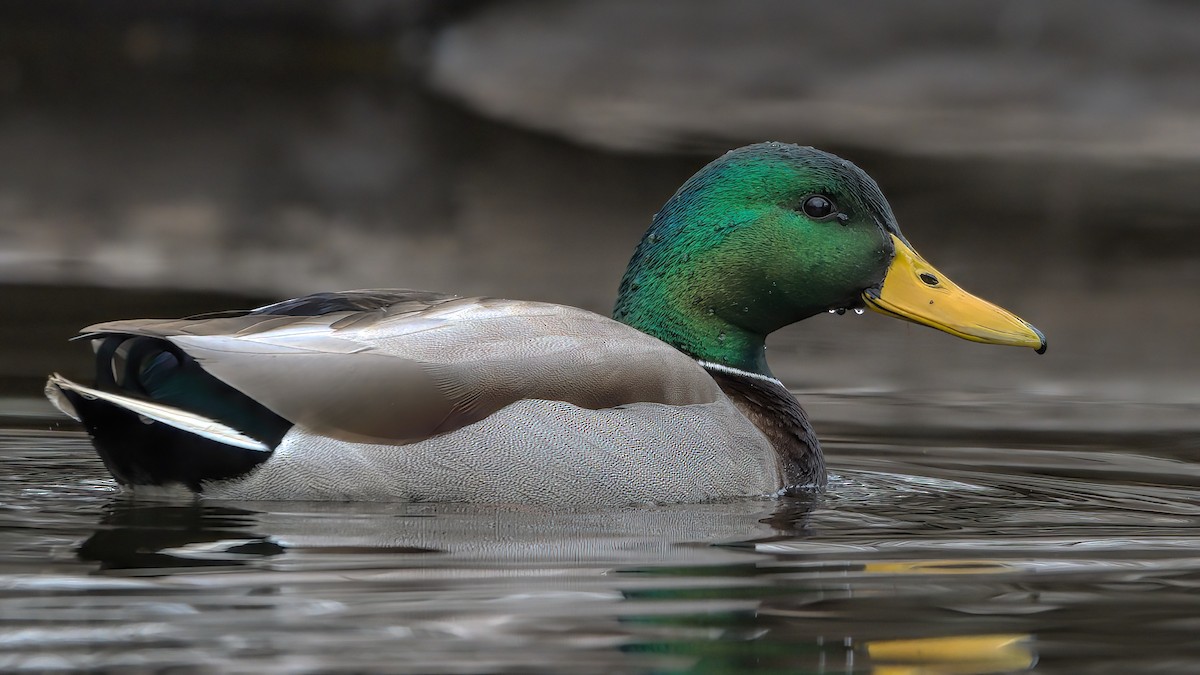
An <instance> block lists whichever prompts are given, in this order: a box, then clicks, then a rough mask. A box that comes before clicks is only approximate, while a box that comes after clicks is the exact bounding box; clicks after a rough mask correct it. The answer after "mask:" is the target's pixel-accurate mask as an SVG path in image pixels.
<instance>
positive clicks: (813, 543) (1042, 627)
mask: <svg viewBox="0 0 1200 675" xmlns="http://www.w3.org/2000/svg"><path fill="white" fill-rule="evenodd" d="M981 437H984V435H981V434H979V433H974V434H966V435H962V436H960V437H958V438H954V437H942V438H940V439H939V438H932V437H930V438H923V439H922V438H911V437H910V438H908V439H907V440H902V441H896V440H895V438H894V437H892V436H888V435H886V434H885V435H876V434H874V433H873V434H872V435H871V436H867V435H865V434H858V435H856V434H855V433H853V430H843V432H842V433H840V434H834V435H832V436H827V441H826V445H827V449H828V453H829V455H830V458H831V470H832V472H833V474H834V476H833V479H832V480H831V484H830V488H829V491H828V493H827V494H825V495H823V496H820V497H814V498H812V499H811V500H799V499H789V500H783V501H768V500H747V501H739V502H733V503H721V504H707V505H685V506H670V507H644V508H624V509H611V510H599V511H597V510H571V509H560V510H546V509H534V508H527V507H520V506H501V507H472V506H461V505H432V504H321V503H266V502H220V503H217V502H207V503H190V502H183V503H181V502H148V501H136V500H132V499H130V498H128V497H126V496H123V495H121V494H119V493H118V491H117V490H116V488H115V485H114V483H113V482H112V481H111V480H110V479H109V478H108V477H107V475H106V473H105V472H104V470H103V468H102V466H101V465H100V463H99V461H98V460H97V459H96V458H95V457H94V455H93V454H92V452H91V451H90V448H89V446H88V444H87V441H86V439H85V438H84V437H82V436H81V435H78V434H76V433H70V432H62V431H59V432H46V431H22V430H11V429H10V430H8V431H5V432H0V462H3V467H4V468H3V471H2V472H0V617H2V618H0V670H3V671H5V672H9V671H17V670H58V669H75V668H87V669H104V670H120V671H123V672H131V671H132V672H150V671H154V672H158V671H161V670H171V671H172V672H175V670H176V669H179V670H183V671H201V672H253V673H263V672H318V671H319V672H338V671H341V672H348V671H368V670H369V671H385V672H421V673H440V672H445V673H476V672H577V673H591V672H654V673H670V672H750V671H754V672H814V673H878V674H881V675H882V674H898V673H931V674H943V675H944V674H952V673H964V674H965V673H991V672H1025V671H1027V670H1036V672H1039V673H1084V672H1087V673H1194V672H1200V638H1198V637H1197V636H1198V635H1200V632H1198V631H1200V589H1198V587H1200V527H1198V526H1200V504H1198V503H1197V497H1198V493H1197V489H1196V486H1197V485H1200V465H1198V464H1197V463H1195V462H1192V461H1187V460H1186V459H1185V458H1186V457H1187V456H1188V454H1189V450H1194V448H1195V444H1194V439H1193V438H1186V437H1180V436H1178V435H1176V436H1164V435H1158V434H1153V433H1148V434H1142V435H1138V436H1130V435H1124V436H1121V435H1109V436H1093V437H1091V438H1090V439H1087V440H1086V442H1081V437H1080V436H1079V435H1078V434H1074V435H1070V436H1069V437H1065V438H1064V437H1056V436H1053V435H1047V434H1037V433H1025V434H1022V433H1016V432H1014V433H1009V434H1007V435H1005V436H1003V437H1000V436H996V435H994V434H993V435H992V438H991V440H988V441H986V442H981V441H980V440H979V439H980V438H981ZM965 439H973V440H965Z"/></svg>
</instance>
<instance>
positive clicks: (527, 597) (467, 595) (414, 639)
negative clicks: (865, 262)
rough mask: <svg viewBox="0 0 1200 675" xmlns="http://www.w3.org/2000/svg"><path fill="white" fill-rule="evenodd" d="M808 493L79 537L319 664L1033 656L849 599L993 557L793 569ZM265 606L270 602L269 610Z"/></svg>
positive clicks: (300, 516)
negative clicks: (390, 657) (341, 643)
mask: <svg viewBox="0 0 1200 675" xmlns="http://www.w3.org/2000/svg"><path fill="white" fill-rule="evenodd" d="M820 501H821V498H820V497H817V496H809V497H806V498H804V497H802V498H789V499H784V500H777V501H767V500H757V501H756V500H744V501H737V502H729V503H721V504H701V505H671V506H664V507H630V508H624V509H605V510H595V509H580V510H572V509H558V510H551V511H548V510H546V509H542V508H530V507H523V506H490V507H480V506H470V505H456V504H341V503H311V502H304V503H284V502H279V503H267V502H239V503H226V504H210V503H203V502H197V503H185V504H179V503H147V502H138V501H133V500H126V499H115V500H114V501H113V502H112V503H110V505H109V508H108V510H107V513H106V514H105V516H104V517H103V519H102V520H101V522H100V524H99V525H98V527H97V528H96V531H95V532H94V534H92V536H91V537H89V538H88V539H87V540H86V541H85V542H84V543H83V544H82V545H80V547H79V549H78V552H77V553H78V556H79V558H81V559H83V560H87V561H93V562H96V563H99V570H100V571H101V573H104V574H120V575H122V576H130V575H136V576H139V577H142V578H144V579H147V580H150V579H153V580H154V582H155V583H156V584H159V585H161V589H160V590H161V591H162V592H168V593H171V594H172V597H176V596H178V595H179V594H183V596H184V597H190V596H191V595H192V594H196V597H195V598H194V600H193V601H192V602H193V605H194V606H195V607H196V609H197V613H196V614H195V615H192V614H188V615H185V616H181V617H180V618H179V619H177V621H178V626H177V627H178V629H179V630H180V632H181V634H183V633H186V630H187V625H188V624H189V623H192V622H194V621H196V616H203V615H205V614H209V615H211V614H213V613H216V612H224V615H223V619H222V621H221V622H220V630H222V631H227V632H228V634H234V633H236V634H238V635H239V636H240V637H239V639H251V638H252V637H253V638H254V639H258V640H261V641H267V642H271V643H279V644H283V643H287V644H298V645H299V646H293V647H292V649H300V650H301V651H304V650H306V649H312V650H318V651H319V650H324V651H323V652H322V653H314V654H310V656H311V657H312V658H315V659H317V662H321V659H322V658H330V659H337V660H339V662H347V658H349V659H350V660H349V661H348V662H349V663H352V664H358V665H362V666H368V665H370V663H369V662H368V661H355V660H354V658H352V657H348V656H346V655H341V656H337V655H336V654H337V649H336V648H331V647H329V645H328V640H329V639H330V636H331V635H335V634H339V635H343V638H342V639H343V640H348V639H350V638H349V637H348V636H349V635H353V640H352V642H353V643H354V644H358V645H360V648H361V646H362V645H363V644H364V643H368V644H369V643H374V642H375V640H382V639H383V638H384V634H385V633H386V636H387V640H388V641H389V642H388V644H389V645H391V646H389V647H388V650H390V649H392V648H394V647H396V646H397V645H405V650H404V653H405V655H406V658H408V659H409V660H410V662H411V663H413V664H415V665H416V666H420V664H422V663H424V664H426V665H430V666H433V665H436V664H437V663H439V662H440V661H439V659H444V658H445V657H446V653H447V650H450V651H453V650H454V649H468V650H469V651H470V652H471V653H473V654H474V655H475V656H474V657H473V658H475V657H478V656H479V653H478V652H477V650H478V649H479V648H480V647H481V646H483V645H491V647H492V648H493V649H494V650H496V651H495V652H494V653H491V654H489V655H488V656H487V657H485V661H487V660H488V659H491V661H488V662H489V663H491V665H494V666H496V667H509V666H513V667H519V666H522V665H525V666H530V665H534V664H537V663H540V664H543V665H544V664H546V663H562V664H565V663H569V662H571V661H572V660H575V661H579V659H585V660H586V662H589V663H595V664H597V665H600V664H604V667H609V668H616V669H626V670H628V669H631V668H632V669H643V668H646V669H651V670H655V671H659V672H675V671H679V672H682V671H706V672H735V671H739V670H742V669H745V668H750V667H757V668H762V667H768V668H783V669H796V668H800V669H805V670H809V671H814V672H877V673H881V674H882V673H918V672H919V673H945V674H952V673H953V674H963V675H965V674H967V673H986V672H997V671H1013V670H1021V669H1025V668H1029V667H1032V665H1033V663H1034V662H1035V661H1036V657H1035V654H1034V651H1033V642H1032V639H1031V638H1029V636H1027V635H1023V634H1008V633H1005V634H1001V633H998V632H995V631H990V630H986V629H987V628H988V627H989V626H990V625H991V624H989V623H988V622H986V621H981V622H980V623H979V626H978V627H979V629H980V630H979V632H978V634H971V630H972V628H973V626H972V625H971V621H970V620H969V619H964V620H962V621H960V622H959V623H957V624H955V626H954V629H953V633H952V634H947V632H948V631H947V630H946V627H945V624H943V623H941V622H937V623H935V624H931V625H928V626H923V625H922V623H921V619H920V617H919V616H916V615H914V616H912V617H911V620H906V621H898V620H897V616H896V611H897V610H898V609H899V608H898V606H897V604H896V603H897V598H902V597H903V596H904V593H903V592H897V593H894V594H892V597H882V598H880V600H881V603H880V609H881V614H880V615H879V616H871V615H869V614H866V613H862V609H861V608H862V603H861V600H859V599H858V598H856V597H855V596H856V595H857V594H858V593H862V594H863V595H869V594H872V593H875V594H879V589H878V586H877V585H876V586H871V585H870V584H867V585H866V586H863V587H862V588H861V590H860V589H858V588H856V583H855V581H854V580H853V579H854V578H858V579H861V578H864V577H879V578H887V579H896V580H898V581H896V585H897V588H899V587H901V586H903V579H904V578H905V577H906V576H913V575H916V576H921V577H922V578H925V579H926V580H928V578H930V577H931V576H936V575H941V574H943V572H946V573H954V574H960V575H961V574H964V573H968V572H969V573H975V574H983V575H988V574H996V573H1004V572H1005V570H1004V569H1003V566H997V567H993V566H988V565H982V564H980V561H977V560H975V561H970V564H969V565H967V564H963V565H958V564H956V563H955V561H945V560H943V561H925V562H924V563H922V562H920V561H917V562H913V563H911V564H903V563H896V562H889V563H882V562H881V563H872V564H863V565H850V566H847V565H843V566H841V568H840V571H841V572H845V571H846V570H848V569H851V568H852V569H851V571H852V572H853V574H850V575H849V576H846V578H845V579H844V581H838V582H835V583H831V581H830V574H831V573H830V570H831V569H834V568H835V567H836V566H831V565H828V564H824V565H819V566H816V567H813V568H812V570H813V571H812V573H811V574H806V573H803V572H798V570H797V568H796V567H794V566H793V565H792V563H794V562H795V560H794V558H792V559H788V560H781V559H780V558H779V557H778V556H777V555H775V554H772V553H764V550H766V549H769V548H770V543H771V542H773V541H777V540H781V539H797V538H803V537H805V533H806V529H807V527H808V525H807V522H808V517H809V514H810V513H811V511H812V509H813V508H815V507H817V506H818V505H819V504H820ZM851 577H853V578H851ZM297 596H299V597H297ZM248 602H249V603H250V604H246V603H248ZM264 603H266V604H265V605H264ZM900 604H903V602H902V601H901V603H900ZM268 605H278V606H277V607H276V608H275V609H277V610H281V611H277V612H275V613H271V614H268V616H267V617H266V618H264V613H263V611H264V610H265V609H269V608H268V607H267V606H268ZM135 606H136V605H135ZM889 606H890V607H889ZM305 608H307V610H306V609H305ZM284 609H286V610H287V611H286V612H284V611H282V610H284ZM308 610H312V611H308ZM856 614H857V615H856ZM210 619H211V617H210ZM207 625H208V630H212V626H211V621H209V622H207ZM305 635H307V636H308V637H301V636H305ZM372 636H374V637H372ZM298 637H299V638H300V639H297V638H298ZM180 639H184V640H186V639H187V638H186V637H181V638H180ZM320 645H325V647H323V648H321V647H320ZM456 645H457V647H456ZM467 645H471V646H470V647H468V646H467ZM518 648H519V649H518ZM331 650H332V651H331ZM581 651H582V652H583V653H586V656H585V655H584V654H583V653H581ZM293 656H294V654H293ZM360 656H361V655H360ZM330 663H332V661H331V662H330Z"/></svg>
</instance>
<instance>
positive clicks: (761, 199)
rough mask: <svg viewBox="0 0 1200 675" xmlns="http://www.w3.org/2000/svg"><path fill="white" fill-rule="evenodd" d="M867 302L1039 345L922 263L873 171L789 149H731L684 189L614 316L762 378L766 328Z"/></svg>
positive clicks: (950, 328) (640, 251) (632, 273)
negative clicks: (908, 242) (760, 375)
mask: <svg viewBox="0 0 1200 675" xmlns="http://www.w3.org/2000/svg"><path fill="white" fill-rule="evenodd" d="M926 296H928V297H926ZM926 301H928V304H926ZM864 303H865V304H866V305H867V306H869V307H871V308H872V309H875V310H877V311H881V312H883V313H885V314H889V315H892V316H898V317H900V318H905V319H909V320H912V321H916V322H918V323H923V324H925V325H930V326H933V327H935V328H939V329H941V330H945V331H947V332H950V333H952V334H955V335H958V336H959V337H965V338H967V339H971V340H976V341H980V342H992V343H997V344H1016V345H1022V346H1030V347H1034V348H1041V349H1044V346H1045V340H1044V338H1042V337H1041V334H1040V333H1038V332H1037V331H1036V329H1034V328H1033V327H1032V326H1030V325H1029V324H1027V323H1025V322H1024V321H1022V320H1021V319H1018V318H1017V317H1015V316H1013V315H1011V314H1009V313H1008V312H1006V311H1004V310H1002V309H1000V308H998V307H995V306H994V305H991V304H990V303H986V302H985V301H983V300H979V299H978V298H975V297H973V296H970V295H968V294H966V293H964V292H962V291H961V290H960V289H958V288H957V287H956V286H953V284H951V283H950V282H949V280H947V279H946V278H945V277H944V276H943V275H941V273H939V272H937V271H936V270H935V269H933V268H932V267H931V266H929V265H928V263H926V262H925V261H924V260H923V259H921V258H920V256H918V255H917V254H916V253H915V252H914V251H913V250H912V249H911V248H910V247H909V246H908V244H907V242H906V240H905V239H904V236H903V235H902V234H901V233H900V229H899V227H898V226H897V225H896V219H895V216H893V215H892V210H891V207H890V206H888V203H887V200H886V199H885V198H884V196H883V193H881V192H880V190H879V186H878V185H876V184H875V181H873V180H871V177H870V176H868V175H867V174H866V173H864V172H863V171H862V170H861V169H859V168H858V167H856V166H854V165H853V164H851V163H850V162H848V161H846V160H844V159H841V158H839V157H837V156H835V155H831V154H829V153H827V152H822V151H820V150H816V149H814V148H808V147H800V146H796V145H789V144H785V143H759V144H757V145H750V146H746V147H744V148H739V149H737V150H733V151H730V152H728V153H726V154H725V155H724V156H723V157H720V158H718V159H717V160H715V161H713V162H712V163H710V164H709V165H708V166H706V167H704V168H703V169H701V170H700V171H699V172H698V173H697V174H696V175H694V176H692V177H691V178H690V179H688V181H687V182H685V183H684V184H683V186H682V187H680V188H679V190H678V191H677V192H676V193H675V195H674V196H673V197H671V199H670V200H669V201H668V202H667V203H666V205H665V206H664V207H663V208H662V210H661V211H659V212H658V214H657V215H655V217H654V222H653V223H652V224H651V226H650V229H649V230H648V231H647V232H646V235H645V236H644V237H643V238H642V241H641V243H640V244H639V245H638V248H637V251H636V252H635V253H634V254H633V258H632V259H631V260H630V261H629V267H628V269H626V271H625V276H624V278H623V279H622V280H621V289H620V295H619V297H618V299H617V304H616V308H615V310H614V312H613V316H614V318H616V319H617V320H619V321H622V322H624V323H627V324H629V325H631V326H633V327H635V328H638V329H639V330H642V331H644V332H646V333H649V334H651V335H654V336H655V337H658V338H659V339H661V340H664V341H666V342H668V343H670V344H672V345H674V346H675V347H677V348H679V349H680V350H682V351H684V352H686V353H688V354H690V355H692V356H693V357H695V358H697V359H700V360H702V361H708V362H712V363H717V364H721V365H725V366H730V367H734V368H739V369H741V370H746V371H749V372H756V373H767V372H769V371H768V370H767V365H766V360H765V352H764V342H765V339H766V336H767V334H768V333H771V332H772V331H774V330H776V329H778V328H782V327H783V326H786V325H788V324H791V323H795V322H796V321H800V320H802V319H805V318H807V317H810V316H812V315H814V314H817V313H820V312H824V311H827V310H830V309H841V308H847V307H861V306H863V305H864ZM934 310H936V311H934Z"/></svg>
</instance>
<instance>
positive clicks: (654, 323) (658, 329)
mask: <svg viewBox="0 0 1200 675" xmlns="http://www.w3.org/2000/svg"><path fill="white" fill-rule="evenodd" d="M627 276H628V275H627ZM633 283H635V282H633V281H631V280H628V279H627V280H626V282H622V284H621V286H622V293H621V299H620V300H618V302H617V306H616V309H615V310H614V311H613V318H615V319H617V320H618V321H621V322H622V323H625V324H628V325H630V326H633V327H634V328H636V329H638V330H640V331H642V332H643V333H646V334H648V335H653V336H654V337H656V338H658V339H659V340H662V341H663V342H666V343H667V344H669V345H671V346H672V347H675V348H676V349H678V350H679V351H681V352H683V353H685V354H687V355H689V356H691V357H692V358H694V359H696V360H698V361H704V362H708V363H713V364H717V365H720V366H725V367H728V368H736V369H737V370H741V371H745V372H748V373H754V374H758V375H765V376H770V374H771V371H770V369H769V368H768V367H767V352H766V335H765V334H762V333H759V332H757V331H754V330H752V329H747V328H746V327H744V326H739V325H737V324H735V323H733V322H731V321H729V320H728V319H726V318H724V317H722V316H721V315H719V314H718V313H717V312H716V310H715V308H708V307H704V306H703V304H702V303H701V304H700V306H696V304H695V302H694V301H695V298H689V297H683V298H681V297H679V296H677V295H675V294H673V293H671V292H669V289H666V288H659V289H653V288H645V287H642V288H638V289H636V291H637V292H629V293H627V292H625V288H626V286H627V285H628V284H633ZM663 285H664V286H665V285H666V284H663ZM710 310H712V311H710Z"/></svg>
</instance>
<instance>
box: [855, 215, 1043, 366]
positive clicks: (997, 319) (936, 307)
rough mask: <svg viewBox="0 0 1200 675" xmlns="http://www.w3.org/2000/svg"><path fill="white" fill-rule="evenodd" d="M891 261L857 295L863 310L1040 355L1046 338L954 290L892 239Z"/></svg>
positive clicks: (1012, 316) (1005, 312)
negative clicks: (877, 282)
mask: <svg viewBox="0 0 1200 675" xmlns="http://www.w3.org/2000/svg"><path fill="white" fill-rule="evenodd" d="M891 237H892V243H893V244H895V246H896V257H895V258H893V259H892V265H891V267H889V268H888V272H887V276H885V277H884V279H883V285H882V286H881V287H880V288H878V289H871V290H868V291H866V292H865V293H863V296H862V297H863V301H864V302H866V304H867V307H870V308H871V309H873V310H875V311H876V312H879V313H880V314H886V315H888V316H894V317H897V318H900V319H907V320H909V321H912V322H913V323H919V324H922V325H925V326H929V327H931V328H936V329H938V330H940V331H945V332H947V333H949V334H951V335H957V336H958V337H960V338H964V339H966V340H972V341H974V342H985V343H987V344H993V345H1012V346H1014V347H1031V348H1033V349H1035V350H1037V353H1039V354H1044V353H1045V352H1046V336H1045V335H1042V332H1041V331H1040V330H1038V329H1036V328H1034V327H1033V326H1032V325H1030V324H1029V322H1028V321H1025V320H1024V319H1022V318H1021V317H1019V316H1017V315H1016V314H1013V313H1012V312H1010V311H1008V310H1006V309H1002V308H1000V307H997V306H996V305H993V304H992V303H990V302H988V301H987V300H983V299H982V298H977V297H975V296H974V295H971V294H970V293H968V292H966V291H964V290H963V289H961V288H959V287H958V286H957V285H955V284H954V282H952V281H950V280H949V279H947V278H946V277H945V275H943V274H942V273H941V272H938V271H937V270H936V269H934V267H933V265H930V264H929V263H927V262H925V259H924V258H922V257H921V256H920V255H918V254H917V252H916V251H914V250H912V248H911V247H910V246H909V245H908V244H906V243H904V242H903V241H902V240H901V239H900V238H899V237H897V236H896V235H894V234H893V235H891Z"/></svg>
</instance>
